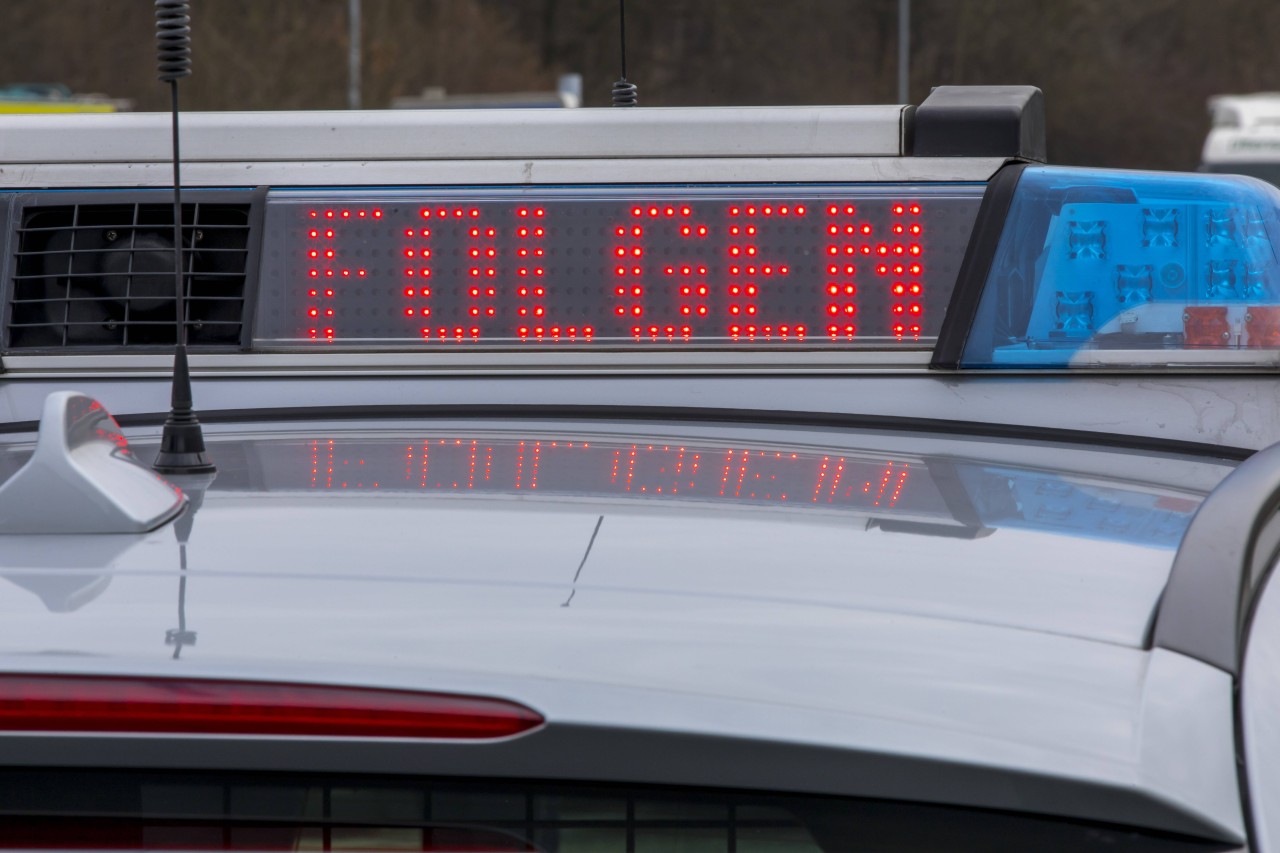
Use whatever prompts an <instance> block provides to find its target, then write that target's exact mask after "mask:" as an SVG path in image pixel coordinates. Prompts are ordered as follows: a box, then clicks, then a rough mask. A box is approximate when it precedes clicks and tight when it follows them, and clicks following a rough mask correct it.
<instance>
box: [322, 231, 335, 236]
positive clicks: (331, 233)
mask: <svg viewBox="0 0 1280 853" xmlns="http://www.w3.org/2000/svg"><path fill="white" fill-rule="evenodd" d="M324 236H326V237H332V236H333V231H332V230H329V231H326V232H324Z"/></svg>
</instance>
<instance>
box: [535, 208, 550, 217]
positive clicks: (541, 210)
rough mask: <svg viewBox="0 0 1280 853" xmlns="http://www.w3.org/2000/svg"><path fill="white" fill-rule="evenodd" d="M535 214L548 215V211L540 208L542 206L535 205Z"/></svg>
mask: <svg viewBox="0 0 1280 853" xmlns="http://www.w3.org/2000/svg"><path fill="white" fill-rule="evenodd" d="M533 215H534V216H546V215H547V212H546V211H545V210H543V209H542V208H540V207H535V208H534V209H533Z"/></svg>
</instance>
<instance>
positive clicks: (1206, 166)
mask: <svg viewBox="0 0 1280 853" xmlns="http://www.w3.org/2000/svg"><path fill="white" fill-rule="evenodd" d="M1209 115H1210V117H1211V119H1212V126H1211V127H1210V129H1209V135H1208V137H1207V138H1206V139H1205V141H1204V151H1203V153H1202V154H1201V157H1200V170H1201V171H1203V172H1225V173H1228V174H1234V175H1250V176H1252V177H1255V178H1261V179H1262V180H1264V181H1269V182H1270V183H1273V184H1277V185H1280V92H1258V93H1255V94H1251V95H1214V96H1213V97H1212V98H1210V99H1209Z"/></svg>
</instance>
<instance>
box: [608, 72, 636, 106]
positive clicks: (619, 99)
mask: <svg viewBox="0 0 1280 853" xmlns="http://www.w3.org/2000/svg"><path fill="white" fill-rule="evenodd" d="M638 92H639V90H638V89H637V87H636V84H635V83H631V82H628V81H627V78H626V77H623V78H622V79H621V80H618V81H617V82H615V83H614V84H613V93H612V94H613V105H614V106H615V107H634V106H635V105H636V104H638V103H639V102H640V97H639V94H638Z"/></svg>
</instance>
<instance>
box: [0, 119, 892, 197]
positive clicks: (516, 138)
mask: <svg viewBox="0 0 1280 853" xmlns="http://www.w3.org/2000/svg"><path fill="white" fill-rule="evenodd" d="M910 114H911V108H910V107H905V106H898V105H886V106H861V105H859V106H794V107H645V108H644V109H640V110H615V109H609V108H607V107H606V108H595V109H574V110H546V109H504V110H492V109H474V110H365V111H355V110H334V111H296V112H283V111H281V112H184V113H183V114H182V156H183V167H184V171H185V170H186V169H187V168H189V167H190V166H191V165H194V164H196V163H201V162H205V163H228V162H229V163H236V162H241V161H246V160H263V161H265V160H298V161H308V162H310V163H312V164H313V166H314V164H316V163H318V162H324V161H344V160H346V161H358V162H366V161H370V160H398V161H403V160H495V159H497V160H501V159H511V158H521V159H524V158H528V159H538V158H543V157H557V158H563V157H569V158H584V159H585V158H604V159H608V160H616V159H618V158H624V157H638V158H646V159H647V158H654V157H699V158H700V157H797V156H798V157H873V156H881V157H884V156H888V157H896V156H900V155H902V154H904V153H905V151H904V146H903V136H904V124H905V123H906V121H907V120H908V117H909V116H910ZM170 121H171V118H170V116H169V114H168V113H111V114H77V115H56V116H49V115H40V114H35V115H7V116H4V117H3V118H0V162H7V163H81V162H87V163H105V162H113V161H114V162H125V163H144V162H152V163H163V164H166V165H167V164H168V163H170V162H171V158H172V152H171V151H170V150H169V125H170ZM184 177H186V176H185V175H184ZM450 183H456V182H454V181H451V182H450Z"/></svg>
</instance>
